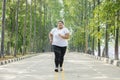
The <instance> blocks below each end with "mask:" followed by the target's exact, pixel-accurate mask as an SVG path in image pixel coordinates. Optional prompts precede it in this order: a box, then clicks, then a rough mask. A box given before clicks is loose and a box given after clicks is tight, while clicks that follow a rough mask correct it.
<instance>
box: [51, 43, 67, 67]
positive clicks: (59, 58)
mask: <svg viewBox="0 0 120 80" xmlns="http://www.w3.org/2000/svg"><path fill="white" fill-rule="evenodd" d="M53 49H54V54H55V66H56V67H58V66H59V65H60V67H62V65H63V61H64V55H65V52H66V47H59V46H55V45H54V46H53Z"/></svg>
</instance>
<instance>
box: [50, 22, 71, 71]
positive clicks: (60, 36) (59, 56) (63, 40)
mask: <svg viewBox="0 0 120 80" xmlns="http://www.w3.org/2000/svg"><path fill="white" fill-rule="evenodd" d="M49 39H50V43H51V44H52V46H53V50H54V54H55V72H58V71H59V70H60V71H63V68H62V67H63V61H64V55H65V53H66V48H67V46H68V39H69V30H68V29H67V28H66V27H65V26H64V22H63V21H58V25H57V28H53V29H52V30H51V31H50V33H49Z"/></svg>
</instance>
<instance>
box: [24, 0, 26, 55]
mask: <svg viewBox="0 0 120 80" xmlns="http://www.w3.org/2000/svg"><path fill="white" fill-rule="evenodd" d="M25 3H26V10H25V11H26V12H25V22H24V34H23V55H24V54H25V53H26V26H27V22H26V21H27V0H25Z"/></svg>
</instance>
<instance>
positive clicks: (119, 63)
mask: <svg viewBox="0 0 120 80" xmlns="http://www.w3.org/2000/svg"><path fill="white" fill-rule="evenodd" d="M83 55H85V56H87V57H90V58H94V59H96V60H100V61H103V62H105V63H108V64H112V65H114V66H117V67H120V60H114V59H109V58H105V57H99V56H94V55H90V54H83Z"/></svg>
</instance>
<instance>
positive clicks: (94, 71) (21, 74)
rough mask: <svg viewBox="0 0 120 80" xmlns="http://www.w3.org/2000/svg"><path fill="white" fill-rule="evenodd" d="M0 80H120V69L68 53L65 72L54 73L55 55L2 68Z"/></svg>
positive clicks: (47, 54)
mask: <svg viewBox="0 0 120 80" xmlns="http://www.w3.org/2000/svg"><path fill="white" fill-rule="evenodd" d="M0 80H120V68H118V67H116V66H113V65H110V64H106V63H104V62H102V61H98V60H95V59H92V58H90V57H87V56H85V55H82V54H81V53H75V52H73V53H66V56H65V63H64V71H63V72H58V73H56V72H54V55H53V53H41V54H40V55H38V56H34V57H31V58H27V59H24V60H21V61H18V62H14V63H10V64H7V65H3V66H0Z"/></svg>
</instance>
